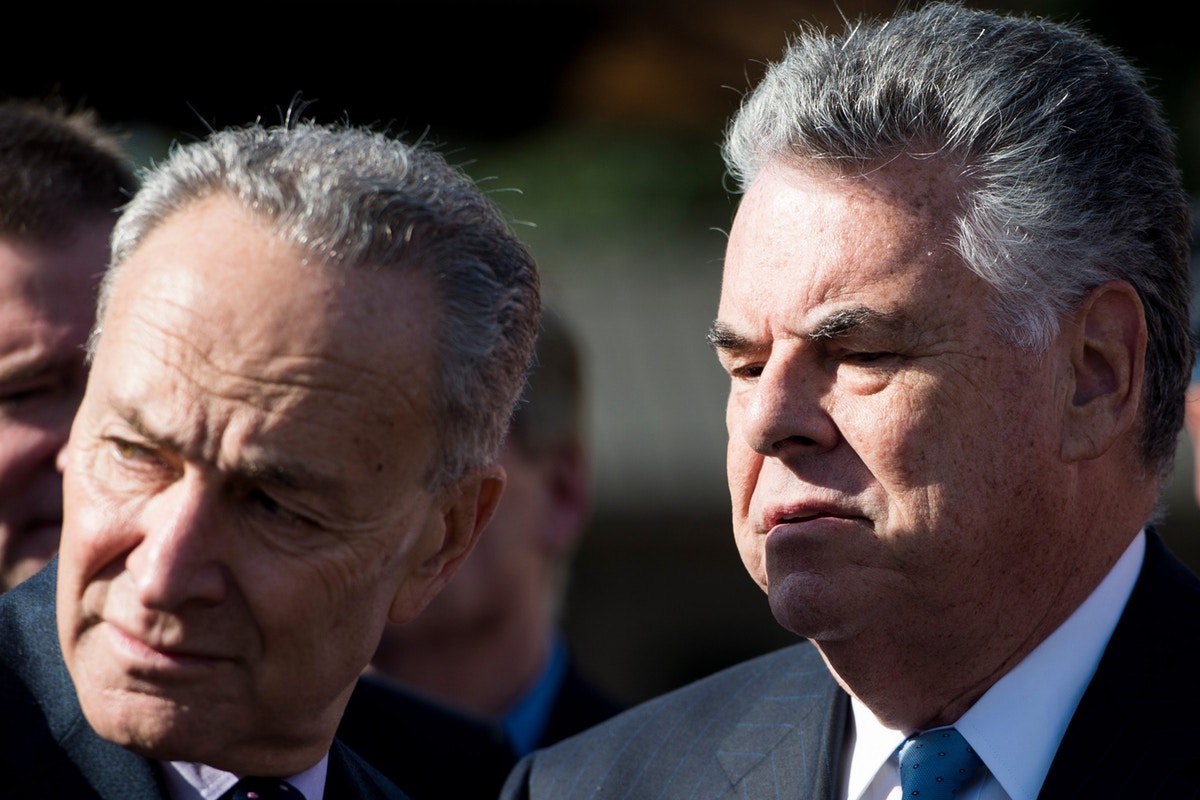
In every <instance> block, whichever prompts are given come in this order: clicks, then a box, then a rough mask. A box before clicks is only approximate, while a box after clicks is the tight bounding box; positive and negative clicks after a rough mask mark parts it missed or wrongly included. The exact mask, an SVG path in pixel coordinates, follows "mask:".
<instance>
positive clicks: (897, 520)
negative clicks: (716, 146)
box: [714, 159, 1069, 647]
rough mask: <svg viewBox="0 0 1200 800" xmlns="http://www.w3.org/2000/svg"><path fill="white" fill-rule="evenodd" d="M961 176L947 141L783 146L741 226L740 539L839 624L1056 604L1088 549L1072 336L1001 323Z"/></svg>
mask: <svg viewBox="0 0 1200 800" xmlns="http://www.w3.org/2000/svg"><path fill="white" fill-rule="evenodd" d="M955 186H956V183H955V179H954V177H953V173H952V171H951V170H950V169H949V167H947V166H945V165H943V164H941V163H940V162H937V161H911V160H905V159H900V160H897V161H895V162H892V163H890V164H889V165H887V166H884V167H882V168H880V169H878V170H874V171H872V172H870V173H869V175H868V177H865V178H861V177H860V178H853V177H843V178H836V177H833V176H830V175H826V174H810V173H804V172H800V171H798V170H796V169H793V168H790V167H782V166H779V165H772V166H770V167H768V168H767V169H766V171H764V172H763V173H762V175H761V176H760V177H759V178H758V179H757V180H756V181H755V182H754V184H753V185H752V186H751V188H750V189H749V191H748V192H747V193H746V195H745V197H744V198H743V200H742V204H741V206H740V208H739V211H738V213H737V217H736V220H735V222H734V225H733V228H732V230H731V233H730V237H729V244H728V252H727V259H726V264H725V273H724V282H723V286H722V292H721V301H720V308H719V312H718V321H717V323H716V324H715V326H714V343H715V344H716V345H717V349H718V352H719V356H720V358H721V361H722V364H723V365H724V367H725V368H726V370H727V371H728V373H729V374H730V376H731V389H730V395H729V402H728V410H727V424H728V429H729V445H728V465H727V466H728V477H729V484H730V491H731V495H732V501H733V521H734V528H735V533H736V538H737V544H738V548H739V550H740V552H741V555H742V559H743V561H744V562H745V565H746V567H747V568H748V569H749V571H750V574H751V575H752V576H753V577H754V579H755V580H756V581H757V582H758V583H759V584H760V585H761V586H762V587H763V588H764V589H765V590H766V591H767V592H768V595H769V598H770V602H771V606H772V609H773V611H774V613H775V615H776V617H777V618H778V619H779V620H780V622H781V623H782V624H783V625H784V626H785V627H787V628H789V629H790V630H792V631H794V632H796V633H798V634H800V635H803V636H808V637H811V638H814V639H817V640H818V641H826V642H835V641H845V640H850V639H852V638H853V637H855V636H858V635H860V634H866V633H871V634H874V635H876V637H877V640H878V639H879V638H880V637H888V636H893V637H908V638H910V639H915V638H917V637H919V636H921V635H927V636H928V637H929V640H928V642H929V645H930V646H931V647H938V646H941V644H942V643H941V642H940V640H939V637H942V636H943V635H944V634H945V633H946V632H947V631H949V630H957V631H963V630H974V631H976V632H978V633H979V634H980V635H986V632H987V626H992V625H995V624H997V620H1000V619H1002V618H1004V617H1005V615H1014V614H1021V613H1026V612H1029V611H1030V610H1031V609H1036V608H1039V607H1040V608H1044V607H1045V606H1046V597H1045V595H1046V593H1047V592H1053V591H1055V588H1054V587H1055V586H1057V585H1058V582H1057V581H1056V580H1054V578H1053V574H1054V573H1053V571H1054V570H1058V569H1063V568H1064V564H1065V563H1067V561H1066V559H1067V555H1066V553H1065V552H1064V550H1065V545H1064V544H1063V543H1059V542H1057V541H1056V540H1055V538H1054V537H1055V536H1057V535H1058V533H1059V532H1060V531H1062V530H1063V525H1064V519H1063V510H1062V509H1061V508H1060V507H1059V506H1060V503H1059V502H1058V500H1059V498H1062V497H1065V496H1067V495H1068V492H1067V491H1066V482H1067V481H1068V480H1069V470H1068V469H1067V468H1066V467H1065V465H1064V463H1063V459H1062V458H1061V457H1060V452H1061V451H1060V445H1061V440H1062V435H1061V428H1062V424H1063V423H1062V420H1061V416H1062V412H1061V409H1062V407H1063V398H1064V396H1065V391H1066V390H1065V389H1064V386H1065V379H1064V374H1063V373H1064V370H1063V368H1062V364H1063V363H1064V353H1063V349H1064V347H1063V345H1062V344H1061V342H1056V343H1055V344H1054V345H1052V346H1051V348H1050V350H1049V351H1048V352H1047V353H1045V354H1043V355H1033V354H1029V353H1026V352H1022V351H1020V350H1017V349H1015V348H1013V347H1010V346H1009V345H1008V344H1006V343H1005V342H1004V341H1002V340H1001V339H1000V338H999V337H998V336H997V334H996V333H995V332H994V331H993V330H992V327H991V324H992V316H991V314H990V309H991V306H990V305H989V299H990V297H991V294H990V292H991V290H990V289H989V287H988V286H987V285H986V284H985V283H984V282H983V281H982V280H981V279H979V278H978V277H977V276H975V275H974V274H973V273H971V272H970V271H969V270H967V269H966V268H965V267H964V266H963V265H962V264H961V262H960V260H959V259H958V258H957V257H956V256H955V255H954V253H953V252H952V251H951V250H950V249H949V248H948V247H947V246H946V242H948V241H949V240H950V237H951V229H950V218H951V215H952V214H953V213H954V211H955V209H956V207H957V203H956V197H955V193H954V190H955ZM923 632H925V633H923Z"/></svg>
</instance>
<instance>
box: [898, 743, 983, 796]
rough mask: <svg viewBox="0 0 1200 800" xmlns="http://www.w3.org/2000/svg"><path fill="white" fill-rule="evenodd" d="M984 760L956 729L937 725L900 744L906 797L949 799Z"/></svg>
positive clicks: (901, 782) (902, 781) (902, 780)
mask: <svg viewBox="0 0 1200 800" xmlns="http://www.w3.org/2000/svg"><path fill="white" fill-rule="evenodd" d="M982 763H983V761H981V760H980V758H979V756H978V755H976V753H975V751H974V750H972V749H971V746H970V745H968V744H967V740H966V739H964V738H963V736H962V734H961V733H959V732H958V731H956V730H954V728H935V729H934V730H931V731H926V732H925V733H922V734H921V735H920V736H914V737H912V738H910V739H906V740H905V742H904V744H902V745H901V746H900V786H901V788H902V789H903V790H904V792H903V794H904V797H905V798H918V799H919V800H950V799H951V798H952V797H954V795H955V794H957V793H958V789H959V787H960V786H962V785H963V783H965V782H966V781H967V780H968V779H969V778H970V777H971V776H972V775H974V774H975V771H976V770H978V769H979V766H980V765H981V764H982Z"/></svg>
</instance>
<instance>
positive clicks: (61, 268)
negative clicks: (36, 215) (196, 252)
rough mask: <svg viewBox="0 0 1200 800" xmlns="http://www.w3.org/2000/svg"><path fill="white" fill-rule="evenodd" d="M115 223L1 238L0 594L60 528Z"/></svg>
mask: <svg viewBox="0 0 1200 800" xmlns="http://www.w3.org/2000/svg"><path fill="white" fill-rule="evenodd" d="M111 228H112V225H111V222H110V221H108V220H105V221H104V222H100V223H95V224H87V225H84V226H83V227H82V228H81V229H80V230H79V231H78V232H76V233H75V234H74V235H73V236H72V237H71V238H70V240H69V241H68V242H67V243H66V244H65V245H64V246H62V247H47V246H46V245H42V244H32V243H29V242H25V241H22V240H17V239H12V238H9V237H3V236H0V592H3V591H7V590H8V589H11V588H12V587H14V586H16V585H17V584H18V583H20V582H21V581H23V580H25V579H26V578H28V577H29V576H31V575H33V574H34V573H35V572H37V571H38V570H39V569H41V568H42V567H43V566H45V565H46V562H47V561H49V560H50V558H51V557H52V556H53V555H54V551H55V550H56V549H57V548H58V537H59V532H60V529H61V527H62V476H60V475H59V474H58V470H57V468H56V467H55V463H54V462H55V458H56V457H57V455H58V451H59V450H60V449H62V447H63V445H64V444H66V441H67V433H68V431H69V430H70V428H71V420H72V418H74V416H75V409H76V408H77V407H78V406H79V400H80V398H81V397H83V386H84V383H85V382H86V380H87V370H86V367H85V365H84V344H85V343H86V341H87V334H88V330H89V329H90V328H91V326H92V315H93V313H94V308H95V296H94V288H95V284H96V278H97V276H98V275H99V274H100V273H102V272H103V271H104V265H105V264H106V263H107V260H108V234H109V231H110V230H111Z"/></svg>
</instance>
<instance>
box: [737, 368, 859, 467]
mask: <svg viewBox="0 0 1200 800" xmlns="http://www.w3.org/2000/svg"><path fill="white" fill-rule="evenodd" d="M806 361H807V360H806V359H805V357H804V355H803V354H802V353H791V354H788V353H786V352H783V353H778V352H777V353H773V354H772V358H771V359H770V360H769V361H768V362H767V364H766V365H765V366H764V367H763V370H762V372H761V373H760V374H759V376H758V378H757V379H756V380H755V381H754V383H753V384H751V385H750V386H749V387H748V388H747V389H746V390H744V391H742V392H735V393H734V394H733V395H731V398H730V408H729V427H730V432H731V434H735V435H740V436H741V437H742V438H743V439H744V440H745V442H746V444H747V445H748V446H749V447H750V448H751V449H752V450H754V451H755V452H757V453H759V454H760V455H763V456H767V457H771V458H782V459H786V458H788V457H793V456H799V455H814V454H819V453H823V452H826V451H828V450H831V449H833V448H834V447H836V446H837V443H838V441H839V439H840V436H841V434H840V433H839V431H838V427H837V424H836V422H835V421H834V419H833V417H832V416H831V415H830V413H829V404H830V402H831V399H830V398H831V391H830V390H831V388H832V381H831V379H830V378H829V377H828V376H826V375H824V374H823V373H822V372H821V371H820V369H819V367H818V366H816V365H813V364H809V363H806Z"/></svg>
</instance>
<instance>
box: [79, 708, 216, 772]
mask: <svg viewBox="0 0 1200 800" xmlns="http://www.w3.org/2000/svg"><path fill="white" fill-rule="evenodd" d="M80 705H81V706H82V708H83V714H84V716H85V717H86V718H87V721H88V722H89V723H90V724H91V726H92V728H93V729H94V730H95V731H96V733H97V734H98V735H99V736H100V737H101V738H102V739H107V740H108V741H110V742H113V743H114V744H119V745H121V746H122V747H125V748H127V749H129V750H132V751H133V752H135V753H137V754H138V755H142V756H146V757H148V758H154V759H160V760H163V761H202V760H204V759H203V755H204V748H203V746H202V745H201V744H200V743H201V742H202V738H203V737H202V736H200V735H198V734H199V733H200V732H198V731H195V730H193V727H194V724H195V722H196V721H197V720H196V718H195V717H194V716H193V715H192V714H190V713H189V710H188V709H187V708H186V707H181V706H179V705H176V704H175V703H174V702H171V701H169V700H167V699H165V698H161V697H151V696H147V695H141V694H134V695H132V696H131V694H129V693H125V692H116V693H112V694H109V693H103V694H102V696H101V697H100V698H94V699H92V700H91V701H88V700H86V699H85V697H84V696H83V695H81V696H80Z"/></svg>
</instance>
